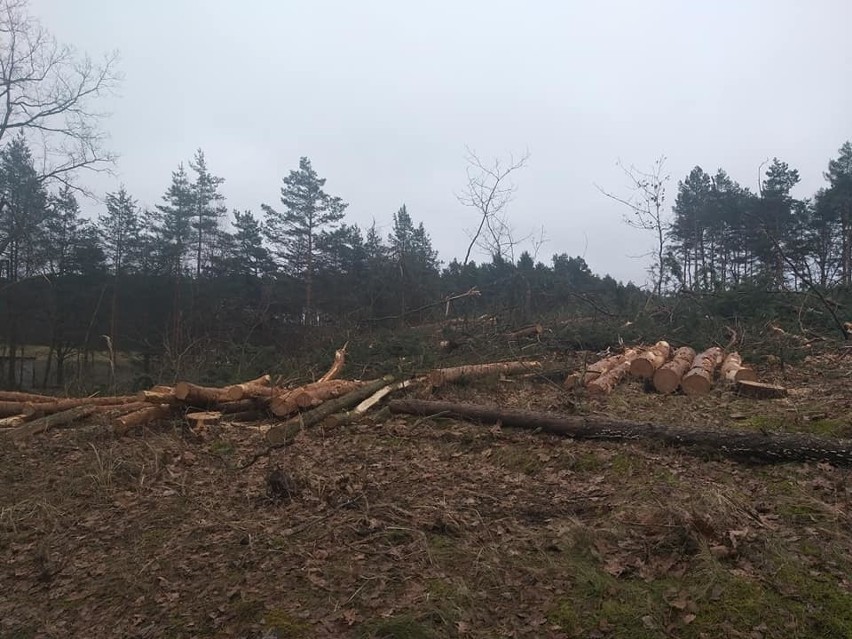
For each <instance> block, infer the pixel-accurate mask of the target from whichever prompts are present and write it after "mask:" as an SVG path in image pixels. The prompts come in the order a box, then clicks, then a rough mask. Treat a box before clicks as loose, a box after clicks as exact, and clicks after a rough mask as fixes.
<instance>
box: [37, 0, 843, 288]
mask: <svg viewBox="0 0 852 639" xmlns="http://www.w3.org/2000/svg"><path fill="white" fill-rule="evenodd" d="M32 11H33V13H34V14H36V15H38V16H40V17H41V19H42V21H43V22H44V24H45V25H46V26H47V27H48V28H49V29H50V30H51V31H53V32H54V33H55V35H56V36H57V37H58V38H59V39H60V40H62V41H65V42H68V43H70V44H74V45H75V46H77V47H78V48H80V49H81V50H85V51H87V52H89V53H90V54H92V55H98V54H101V53H104V52H107V51H109V50H112V49H118V50H119V51H120V53H121V56H122V62H121V70H122V71H123V73H124V74H125V77H126V79H125V82H124V84H123V87H122V91H121V96H120V97H119V98H118V99H116V100H113V101H111V102H110V104H109V105H108V108H109V109H110V110H111V111H112V112H113V116H112V117H111V118H110V120H109V121H108V122H107V128H108V129H109V131H110V133H111V135H112V140H111V148H112V149H113V150H115V151H116V152H118V153H119V154H120V155H121V158H120V161H119V166H118V171H119V175H118V177H116V178H112V177H104V176H99V177H97V178H95V179H94V181H93V182H91V184H92V186H93V187H94V188H95V189H96V190H97V191H99V192H100V193H101V194H102V193H103V192H105V191H108V190H113V189H115V188H116V187H117V186H118V184H119V182H124V183H125V184H126V186H127V188H128V190H129V191H130V192H131V193H132V194H133V195H134V196H135V197H137V198H138V199H139V200H140V202H141V203H142V204H143V205H146V206H153V205H154V204H156V203H158V202H159V201H160V196H161V195H162V193H163V192H164V191H165V189H166V187H167V186H168V184H169V181H170V176H171V171H172V170H173V169H174V168H176V166H177V164H178V163H179V162H181V161H187V160H189V159H190V158H191V157H192V154H193V153H194V151H195V149H196V148H198V147H201V148H202V149H203V150H204V151H205V153H206V155H207V160H208V165H209V166H210V168H211V170H212V171H213V172H214V173H216V174H218V175H221V176H223V177H224V178H226V182H225V184H224V187H223V193H224V194H225V196H226V197H227V200H228V206H229V208H239V209H252V210H254V211H255V212H256V213H259V212H260V203H261V202H267V203H277V201H278V190H279V188H280V185H281V178H282V177H284V176H285V175H286V174H287V173H288V172H289V170H291V169H294V168H297V166H298V161H299V157H300V156H302V155H306V156H308V157H310V158H311V160H312V162H313V164H314V168H315V169H316V170H317V171H318V173H319V174H320V175H321V176H323V177H326V178H327V179H328V182H327V185H326V186H327V190H328V191H329V192H330V193H332V194H335V195H339V196H341V197H342V198H343V199H344V200H346V201H347V202H349V204H350V207H349V213H348V219H349V221H351V222H357V223H358V224H359V225H361V226H362V227H366V226H369V224H370V223H371V220H372V219H373V218H375V220H376V221H377V223H378V224H379V226H382V227H384V228H385V229H387V227H388V226H389V224H390V220H391V215H392V213H393V212H394V211H396V209H397V208H398V207H399V206H400V205H401V204H403V203H405V204H407V206H408V210H409V212H410V213H411V215H412V216H413V217H414V219H415V220H416V221H423V222H424V224H425V225H426V228H427V230H428V231H429V232H430V234H431V236H432V238H433V241H434V244H435V246H436V248H437V249H438V250H439V251H440V253H441V258H442V259H443V260H445V261H449V259H451V258H452V257H456V256H457V257H462V256H463V254H464V249H465V247H466V243H467V237H466V235H465V233H464V229H465V228H471V227H473V226H474V222H475V217H474V215H473V213H471V212H470V211H468V210H467V209H464V208H463V207H462V206H461V205H460V204H458V202H457V201H456V199H455V195H454V194H455V193H456V192H458V191H459V190H460V189H461V188H462V186H463V185H464V179H465V178H464V175H465V173H464V172H465V163H464V159H463V156H464V150H465V145H468V146H470V147H471V148H473V149H475V150H476V151H477V152H478V153H479V154H480V155H481V156H482V157H484V158H491V157H493V156H495V155H498V154H506V153H508V152H512V151H514V152H515V153H520V152H523V151H524V150H526V149H529V151H530V153H531V158H530V163H529V168H527V169H525V170H524V171H523V172H522V173H519V174H518V177H517V180H516V182H517V184H518V187H519V190H518V193H517V197H516V199H515V201H514V202H513V203H512V205H511V213H510V217H511V218H512V220H513V223H514V226H515V227H516V229H517V234H518V235H524V234H525V233H527V232H530V231H533V230H534V229H536V228H539V227H541V226H544V228H545V231H546V237H547V240H548V242H547V244H545V245H544V246H543V247H542V249H541V251H540V253H539V259H543V260H544V261H549V259H550V256H551V255H552V254H553V253H555V252H567V253H569V254H571V255H578V254H579V255H584V257H585V258H586V260H587V261H588V262H589V264H590V266H591V267H592V269H593V270H594V271H595V272H598V273H610V274H612V275H613V276H615V277H617V278H619V279H625V280H626V279H633V280H634V281H638V282H644V280H645V266H646V263H647V258H644V257H641V258H638V259H637V257H636V256H638V255H640V254H642V253H643V252H644V251H645V250H647V248H648V247H649V245H650V238H648V237H646V235H645V234H643V233H641V232H639V231H635V230H631V229H629V228H627V227H626V226H625V225H624V224H623V223H622V216H623V211H622V209H621V208H619V205H617V204H616V203H614V202H611V201H608V200H606V199H605V198H604V197H602V196H601V195H600V194H599V193H598V192H597V190H596V189H595V186H594V184H595V183H598V184H601V185H602V186H605V187H607V188H608V189H610V190H612V191H615V192H622V190H623V188H624V186H625V183H624V179H623V176H621V174H620V173H619V170H618V169H617V168H616V167H615V162H616V160H617V159H619V158H621V159H622V160H623V161H625V162H626V163H633V164H636V165H637V166H639V167H646V166H650V164H651V162H652V161H653V160H654V159H655V158H656V157H657V156H659V155H660V154H665V155H666V156H667V157H668V158H669V159H668V162H667V167H668V169H669V172H670V173H671V175H672V182H671V185H670V190H669V195H670V201H673V199H674V193H675V189H676V184H677V180H678V179H681V178H683V177H684V176H685V175H686V173H687V172H688V171H689V169H690V168H691V167H692V166H694V165H695V164H700V165H701V166H703V167H704V169H705V170H707V171H713V170H715V169H716V168H717V167H722V168H724V169H726V170H727V171H728V172H729V173H730V174H731V175H732V176H733V177H734V178H735V179H737V180H739V181H740V182H741V183H743V184H744V185H746V186H750V187H752V188H755V186H756V183H757V167H758V165H759V164H760V163H761V162H762V161H763V160H765V159H767V158H769V157H772V156H776V155H777V156H778V157H780V158H781V159H783V160H785V161H787V162H788V163H789V164H790V165H791V166H793V167H794V168H797V169H799V171H800V173H801V175H802V185H801V187H800V189H799V191H798V194H799V195H802V196H804V195H809V194H811V193H812V192H813V191H814V190H815V189H816V188H818V187H819V186H820V185H821V184H822V171H823V170H825V167H826V164H827V162H828V160H829V158H830V157H833V156H834V155H835V153H836V150H837V148H838V147H839V146H840V145H841V144H842V143H843V142H844V141H845V140H847V139H850V138H852V82H850V79H852V44H850V42H849V25H850V24H852V2H849V0H834V1H830V0H821V1H820V0H816V1H811V2H804V1H802V0H796V1H770V0H765V1H756V0H751V1H734V0H717V1H716V2H701V3H698V2H692V1H687V0H680V1H674V0H672V1H656V2H655V1H643V2H628V1H622V2H591V1H588V2H584V3H579V2H556V1H552V2H544V1H538V2H537V1H529V2H520V1H517V2H502V1H499V0H466V1H461V0H456V1H437V2H436V1H431V2H423V1H421V2H416V3H415V2H406V1H402V0H397V1H391V0H383V1H370V0H359V1H354V0H336V1H316V0H302V1H299V2H295V1H293V0H282V1H280V2H274V1H272V0H263V1H261V0H244V1H242V2H235V1H228V2H225V1H202V0H195V1H192V0H146V1H145V2H142V1H130V0H73V1H71V0H32ZM95 206H97V205H94V204H93V205H87V208H88V209H94V208H95ZM524 248H529V246H526V247H524ZM478 257H479V256H478Z"/></svg>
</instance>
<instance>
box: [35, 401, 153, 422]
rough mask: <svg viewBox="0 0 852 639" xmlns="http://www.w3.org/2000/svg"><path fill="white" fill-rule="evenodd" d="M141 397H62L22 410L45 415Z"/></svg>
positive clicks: (127, 402)
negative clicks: (78, 407)
mask: <svg viewBox="0 0 852 639" xmlns="http://www.w3.org/2000/svg"><path fill="white" fill-rule="evenodd" d="M138 401H139V398H138V397H137V396H136V395H121V396H117V397H75V398H70V399H60V400H58V401H54V402H38V403H35V404H25V405H24V410H23V411H21V412H22V413H23V414H24V415H26V416H28V417H33V418H35V417H43V416H44V415H53V414H54V413H61V412H63V411H66V410H70V409H71V408H76V407H77V406H95V407H97V406H121V405H122V404H132V403H134V402H138Z"/></svg>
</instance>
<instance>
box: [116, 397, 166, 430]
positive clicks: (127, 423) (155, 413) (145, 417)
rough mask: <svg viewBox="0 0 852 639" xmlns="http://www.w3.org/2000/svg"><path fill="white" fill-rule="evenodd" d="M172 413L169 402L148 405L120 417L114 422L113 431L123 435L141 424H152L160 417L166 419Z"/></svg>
mask: <svg viewBox="0 0 852 639" xmlns="http://www.w3.org/2000/svg"><path fill="white" fill-rule="evenodd" d="M171 414H172V407H171V406H169V405H167V404H161V405H152V406H147V407H145V408H141V409H139V410H137V411H134V412H132V413H128V414H127V415H124V416H122V417H119V418H118V419H117V420H115V423H114V424H113V431H114V432H115V434H116V435H123V434H125V433H127V432H128V431H130V430H132V429H134V428H138V427H139V426H144V425H145V424H150V423H151V422H154V421H157V420H159V419H165V418H166V417H168V416H170V415H171Z"/></svg>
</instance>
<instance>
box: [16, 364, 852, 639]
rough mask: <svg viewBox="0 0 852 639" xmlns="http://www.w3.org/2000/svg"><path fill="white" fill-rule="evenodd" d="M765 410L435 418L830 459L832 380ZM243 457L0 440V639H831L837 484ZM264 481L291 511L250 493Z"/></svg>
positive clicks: (364, 452) (440, 457)
mask: <svg viewBox="0 0 852 639" xmlns="http://www.w3.org/2000/svg"><path fill="white" fill-rule="evenodd" d="M761 373H762V380H763V381H769V382H772V381H775V382H780V383H783V384H785V385H786V386H788V387H789V388H790V389H791V396H790V397H789V398H787V399H783V400H767V401H757V400H746V399H739V398H737V397H735V396H733V395H732V394H731V393H730V392H729V391H725V390H718V391H715V392H714V393H712V394H711V395H709V396H707V397H703V398H698V399H695V398H688V397H684V396H680V395H673V396H666V397H661V396H659V395H654V394H649V393H646V392H644V389H643V387H642V385H641V384H640V383H639V382H629V383H626V384H623V385H621V386H620V387H618V388H617V389H616V390H615V392H614V393H613V394H612V395H611V396H610V397H608V398H606V399H605V400H594V401H592V400H589V399H587V398H584V397H582V396H581V397H575V396H574V395H572V394H570V393H567V392H566V391H565V390H564V389H562V388H561V387H560V386H559V385H558V384H553V383H549V382H547V381H546V380H543V379H524V380H521V379H508V380H484V381H482V382H481V383H475V384H470V385H466V386H455V387H446V388H442V389H440V390H439V391H437V392H436V398H438V399H448V400H457V401H466V402H482V403H488V404H497V405H501V406H512V407H516V408H526V409H537V410H548V411H553V412H557V413H559V412H562V413H573V412H578V411H579V412H589V413H606V414H608V415H612V416H616V417H628V418H631V419H642V420H648V421H654V422H659V423H671V424H681V425H694V426H697V427H700V426H701V425H704V424H712V425H714V426H720V427H730V428H755V429H763V430H801V431H811V432H817V433H821V434H827V435H832V436H840V437H852V410H850V408H852V406H851V405H852V387H850V380H852V356H849V357H846V358H845V359H841V358H839V357H837V356H836V355H835V354H825V355H822V356H818V357H816V356H815V357H813V358H810V359H809V360H806V361H804V362H802V363H800V364H797V365H795V366H787V367H786V368H785V369H784V370H781V369H771V370H770V369H762V370H761ZM262 447H263V439H262V435H261V433H260V432H259V431H258V430H257V429H254V428H250V427H246V426H245V425H222V426H219V427H216V428H215V429H212V430H209V431H207V432H206V434H205V435H204V436H203V437H198V436H195V435H193V434H192V433H190V432H188V431H186V430H184V429H183V428H182V427H181V426H180V425H177V424H175V425H171V426H166V427H162V428H158V429H151V430H148V431H146V432H144V433H137V434H135V435H131V436H126V437H122V438H116V437H115V436H114V435H112V434H111V433H110V432H109V429H108V428H107V427H105V426H104V425H97V424H93V425H90V426H85V427H80V428H74V429H68V430H56V431H53V432H49V433H47V434H45V435H42V436H37V437H36V438H34V439H32V440H31V441H29V442H26V443H11V442H9V441H6V440H5V439H3V438H0V559H2V563H0V588H1V589H2V596H0V637H3V638H11V637H15V638H20V639H24V638H30V637H57V638H58V637H62V638H65V637H139V638H141V637H166V638H168V637H173V638H177V637H186V638H188V637H246V638H253V639H273V638H285V637H353V638H369V637H395V638H400V639H405V638H415V639H416V638H431V637H601V638H603V637H624V638H639V637H707V638H708V639H710V638H716V637H748V638H753V639H763V638H770V637H776V638H779V639H780V638H784V639H788V638H793V637H814V638H817V637H819V638H834V637H837V638H843V637H847V638H848V637H852V581H851V579H852V577H850V575H852V481H850V480H852V472H850V470H849V469H841V468H835V467H832V466H830V465H827V464H784V465H756V464H745V463H739V462H733V461H729V460H723V459H720V458H715V457H714V456H712V455H707V454H706V453H705V454H703V455H701V456H696V455H694V454H692V453H691V452H689V451H686V450H682V449H671V448H663V447H661V446H649V445H644V444H635V443H615V442H612V443H604V442H589V441H574V440H570V439H565V438H558V437H555V436H550V435H546V434H542V433H532V432H521V431H516V430H511V429H506V428H500V427H499V426H491V427H488V426H481V425H475V424H469V423H464V422H460V421H455V420H447V419H441V418H435V419H418V418H407V417H399V416H394V417H391V418H388V419H385V420H382V421H370V420H366V421H364V422H363V423H361V424H357V425H350V426H344V427H339V428H336V429H323V428H316V429H313V430H311V431H308V432H305V433H302V434H300V435H299V436H298V438H297V439H296V441H295V443H294V444H293V445H292V446H290V447H288V448H286V449H282V450H278V451H275V452H273V453H272V454H271V456H270V457H269V458H268V459H262V460H261V461H259V462H258V463H256V464H254V465H253V466H251V467H249V468H248V469H246V470H237V469H236V466H237V465H238V464H239V463H240V462H241V461H243V460H245V459H247V458H249V457H250V456H251V455H252V454H253V453H254V452H255V451H257V450H259V449H262ZM275 467H280V468H281V469H282V471H283V472H284V474H285V475H286V477H287V482H286V484H287V488H288V490H289V495H285V496H283V497H282V496H279V498H277V499H272V498H270V497H269V496H268V495H267V494H266V490H267V488H266V487H267V475H268V473H269V472H270V471H271V470H272V469H273V468H275Z"/></svg>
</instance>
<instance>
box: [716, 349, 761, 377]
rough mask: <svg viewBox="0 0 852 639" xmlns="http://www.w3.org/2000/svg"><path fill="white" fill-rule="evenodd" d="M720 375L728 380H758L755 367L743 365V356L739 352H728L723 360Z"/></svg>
mask: <svg viewBox="0 0 852 639" xmlns="http://www.w3.org/2000/svg"><path fill="white" fill-rule="evenodd" d="M719 375H720V377H721V378H722V379H724V380H725V381H726V382H731V383H733V382H738V381H740V380H748V381H751V382H756V381H757V373H755V372H754V369H751V368H748V367H747V366H743V358H742V357H740V354H739V353H736V352H734V353H728V354H727V356H726V357H725V361H723V362H722V368H721V371H720V373H719Z"/></svg>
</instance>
